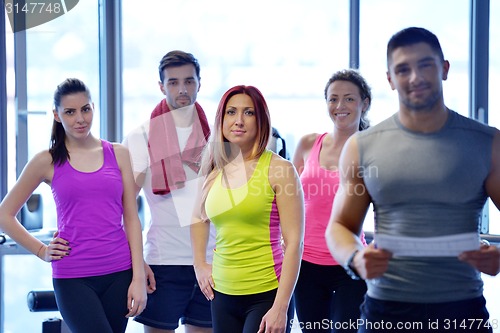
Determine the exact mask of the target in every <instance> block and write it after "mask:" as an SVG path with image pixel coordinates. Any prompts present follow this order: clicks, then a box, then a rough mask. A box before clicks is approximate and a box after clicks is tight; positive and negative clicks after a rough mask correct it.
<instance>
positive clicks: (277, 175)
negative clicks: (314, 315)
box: [261, 155, 304, 332]
mask: <svg viewBox="0 0 500 333" xmlns="http://www.w3.org/2000/svg"><path fill="white" fill-rule="evenodd" d="M269 181H270V183H271V185H272V187H273V189H274V190H275V193H276V205H277V207H278V211H279V215H280V225H281V232H282V235H283V241H284V243H285V246H284V247H285V255H284V258H283V266H282V270H281V278H280V282H279V287H278V292H277V294H276V298H275V300H274V304H273V306H272V308H271V309H270V310H269V312H268V313H267V314H266V315H265V316H264V318H263V319H262V323H261V331H262V332H264V331H263V329H264V328H265V327H267V329H270V328H271V329H272V328H273V327H274V328H279V329H281V328H283V329H284V328H285V327H286V325H288V321H289V320H290V319H291V318H288V320H287V319H286V313H287V310H288V306H289V304H290V300H291V297H292V294H293V290H294V288H295V284H296V282H297V277H298V275H299V268H300V261H301V259H302V251H303V240H304V195H303V192H302V185H301V183H300V180H299V177H298V175H297V172H296V170H295V167H294V166H293V164H291V163H290V162H289V161H286V160H285V159H282V158H281V157H279V156H277V155H275V156H273V160H272V161H271V167H270V170H269Z"/></svg>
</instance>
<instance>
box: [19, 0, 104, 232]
mask: <svg viewBox="0 0 500 333" xmlns="http://www.w3.org/2000/svg"><path fill="white" fill-rule="evenodd" d="M98 8H99V7H98V1H97V0H93V1H79V2H78V4H77V5H76V6H75V7H74V8H72V9H71V10H69V11H68V12H67V13H66V14H64V15H62V16H60V17H58V18H56V19H54V20H52V21H49V22H47V23H44V24H42V25H39V26H37V27H34V28H30V29H28V30H26V55H27V57H26V59H27V61H26V62H27V70H26V73H27V74H26V75H27V96H28V103H27V105H28V159H31V158H32V157H33V155H34V154H36V153H38V152H39V151H41V150H44V149H48V147H49V141H50V134H51V128H52V121H53V114H52V109H53V95H54V91H55V89H56V87H57V85H58V84H59V83H61V82H62V81H64V80H65V79H66V78H69V77H76V78H79V79H81V80H83V81H84V82H85V83H86V84H87V86H88V87H89V89H90V91H91V94H92V99H93V101H94V103H95V107H96V113H95V116H94V120H93V125H92V132H93V133H94V135H96V136H99V128H100V124H99V121H100V117H99V44H98V43H99V21H98V18H99V15H98V14H99V13H98ZM37 192H39V193H41V194H42V195H43V201H44V228H55V226H56V212H55V206H54V201H53V198H52V193H51V190H50V187H49V186H46V185H45V184H42V185H41V186H40V187H39V188H38V190H37Z"/></svg>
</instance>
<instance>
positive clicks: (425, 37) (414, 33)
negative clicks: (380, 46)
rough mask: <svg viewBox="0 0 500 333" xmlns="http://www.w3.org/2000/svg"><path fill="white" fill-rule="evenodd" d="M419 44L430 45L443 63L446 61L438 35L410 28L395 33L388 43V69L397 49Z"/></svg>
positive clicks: (425, 30) (422, 29)
mask: <svg viewBox="0 0 500 333" xmlns="http://www.w3.org/2000/svg"><path fill="white" fill-rule="evenodd" d="M417 43H426V44H428V45H429V46H430V47H431V48H432V50H433V51H434V52H436V54H437V55H438V56H439V58H440V59H441V61H444V54H443V50H442V49H441V44H439V40H438V38H437V37H436V35H434V34H433V33H432V32H430V31H429V30H427V29H424V28H419V27H409V28H406V29H403V30H401V31H398V32H397V33H395V34H394V35H393V36H392V37H391V39H390V40H389V42H388V43H387V67H389V62H390V60H391V58H392V53H393V52H394V50H395V49H397V48H399V47H403V46H409V45H413V44H417Z"/></svg>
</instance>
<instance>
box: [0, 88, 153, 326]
mask: <svg viewBox="0 0 500 333" xmlns="http://www.w3.org/2000/svg"><path fill="white" fill-rule="evenodd" d="M53 113H54V122H53V126H52V136H51V143H50V149H48V150H45V151H42V152H40V153H38V154H37V155H35V156H34V157H33V159H31V160H30V161H29V162H28V164H27V165H26V166H25V168H24V171H23V173H22V174H21V176H20V177H19V179H18V181H17V183H16V184H15V185H14V187H13V188H12V190H11V191H10V192H9V193H8V194H7V196H6V197H5V198H4V199H3V201H2V203H1V204H0V228H1V229H2V230H3V231H4V232H5V233H6V234H7V235H9V236H10V237H11V238H12V239H13V240H14V241H16V242H17V243H18V244H19V245H21V246H23V247H24V248H25V249H27V250H28V251H30V252H32V253H33V254H36V255H37V256H38V257H39V258H40V259H42V260H44V261H47V262H52V268H53V270H52V272H53V273H52V276H53V285H54V292H55V296H56V301H57V306H58V309H59V311H60V312H61V315H62V317H63V319H64V321H65V323H66V324H67V326H68V327H69V329H70V330H71V332H72V333H94V332H100V333H123V332H125V329H126V326H127V321H128V318H129V317H132V316H136V315H138V314H139V313H141V312H142V311H143V310H144V307H145V305H146V300H147V294H146V282H145V281H146V280H145V271H144V260H143V258H142V236H141V226H140V220H139V216H138V214H137V206H136V197H135V182H134V179H133V174H132V168H131V164H130V157H129V154H128V150H127V148H125V147H124V146H122V145H121V144H116V143H110V142H107V141H105V140H100V139H99V138H96V137H94V136H93V135H92V133H91V126H92V120H93V115H94V104H93V103H92V100H91V97H90V92H89V90H88V88H87V86H86V85H85V84H84V83H83V82H82V81H80V80H78V79H66V80H65V81H64V82H62V83H61V84H60V85H58V86H57V89H56V91H55V93H54V110H53ZM42 182H44V183H47V184H48V185H50V186H51V188H52V193H53V195H54V201H55V204H56V209H57V227H58V230H57V232H56V233H55V234H54V237H53V239H52V240H50V242H49V243H48V244H45V243H43V242H42V241H41V240H39V239H37V238H35V237H34V236H33V235H32V234H30V233H29V232H28V231H27V230H26V229H25V228H24V227H23V226H22V225H21V224H20V223H19V221H18V220H17V219H16V214H17V212H18V211H19V210H20V209H21V207H22V206H23V205H24V204H25V202H26V200H27V198H29V196H30V195H31V194H32V193H33V191H34V190H35V189H36V188H37V187H38V185H40V184H41V183H42Z"/></svg>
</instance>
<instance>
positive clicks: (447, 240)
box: [375, 232, 480, 257]
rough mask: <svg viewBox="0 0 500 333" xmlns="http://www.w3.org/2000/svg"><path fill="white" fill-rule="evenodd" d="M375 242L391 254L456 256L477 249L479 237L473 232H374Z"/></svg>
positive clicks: (378, 246)
mask: <svg viewBox="0 0 500 333" xmlns="http://www.w3.org/2000/svg"><path fill="white" fill-rule="evenodd" d="M375 244H376V247H377V248H379V249H384V250H387V251H390V252H392V254H393V256H400V257H403V256H404V257H456V256H458V255H459V254H460V253H462V252H464V251H471V250H477V249H479V245H480V238H479V235H478V234H477V233H475V232H471V233H463V234H456V235H450V236H439V237H422V238H421V237H402V236H390V235H382V234H375Z"/></svg>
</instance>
